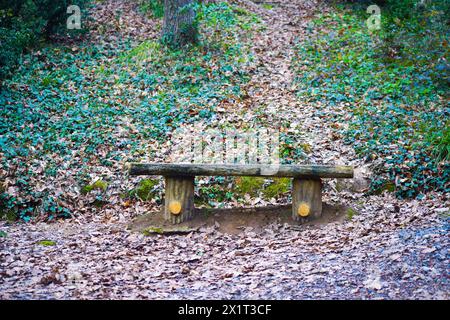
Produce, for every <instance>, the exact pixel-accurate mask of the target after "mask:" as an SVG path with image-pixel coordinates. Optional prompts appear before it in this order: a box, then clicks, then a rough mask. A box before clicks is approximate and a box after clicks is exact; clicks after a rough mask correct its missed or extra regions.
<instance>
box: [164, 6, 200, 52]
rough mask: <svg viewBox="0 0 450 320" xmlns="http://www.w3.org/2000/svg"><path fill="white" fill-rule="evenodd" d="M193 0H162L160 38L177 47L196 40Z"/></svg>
mask: <svg viewBox="0 0 450 320" xmlns="http://www.w3.org/2000/svg"><path fill="white" fill-rule="evenodd" d="M194 2H195V1H194V0H164V23H163V29H162V40H163V42H164V43H166V44H168V45H169V46H173V47H179V46H183V45H185V44H188V43H195V42H196V41H197V33H198V31H197V25H196V21H195V11H194V8H193V5H194Z"/></svg>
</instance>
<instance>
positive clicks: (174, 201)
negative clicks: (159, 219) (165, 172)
mask: <svg viewBox="0 0 450 320" xmlns="http://www.w3.org/2000/svg"><path fill="white" fill-rule="evenodd" d="M165 180H166V181H165V182H166V194H165V198H164V219H165V220H167V221H170V222H172V223H174V224H175V223H181V222H183V221H187V220H189V219H191V218H192V216H193V212H194V177H165Z"/></svg>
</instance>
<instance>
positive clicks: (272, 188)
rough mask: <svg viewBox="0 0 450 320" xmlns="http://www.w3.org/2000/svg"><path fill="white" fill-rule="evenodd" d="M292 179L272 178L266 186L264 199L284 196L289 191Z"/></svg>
mask: <svg viewBox="0 0 450 320" xmlns="http://www.w3.org/2000/svg"><path fill="white" fill-rule="evenodd" d="M291 186H292V179H291V178H274V179H273V181H272V182H271V183H269V185H267V186H266V187H265V188H264V190H263V191H262V192H263V195H264V197H265V198H266V199H272V198H277V197H279V196H281V195H283V194H286V193H287V192H289V191H290V190H291Z"/></svg>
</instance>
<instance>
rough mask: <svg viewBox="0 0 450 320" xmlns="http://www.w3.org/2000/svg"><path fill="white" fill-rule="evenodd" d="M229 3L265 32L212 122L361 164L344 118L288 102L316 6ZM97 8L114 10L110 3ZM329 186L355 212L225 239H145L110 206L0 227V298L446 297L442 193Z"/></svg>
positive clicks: (209, 233) (329, 194) (275, 224)
mask: <svg viewBox="0 0 450 320" xmlns="http://www.w3.org/2000/svg"><path fill="white" fill-rule="evenodd" d="M119 2H120V1H119ZM119 2H117V1H113V2H112V3H119ZM108 3H109V6H110V7H108ZM234 3H237V4H239V5H240V6H242V7H244V8H246V9H247V10H249V11H250V12H254V13H256V14H257V15H258V16H259V17H261V18H262V20H263V22H264V24H265V26H266V27H265V28H264V29H262V30H260V31H259V32H258V33H257V34H256V35H255V37H254V38H253V39H252V51H253V52H254V54H255V65H254V71H253V73H252V77H251V79H250V81H249V82H248V84H247V85H246V90H247V92H248V96H247V97H246V98H245V99H244V100H243V101H242V102H240V103H239V104H237V105H235V106H233V108H224V110H223V111H222V112H220V114H219V115H218V117H217V118H216V119H215V121H217V122H219V123H220V121H221V120H223V119H226V120H227V121H232V120H233V119H235V120H236V121H243V122H245V121H248V120H250V119H252V118H254V117H258V118H262V119H265V121H266V122H267V123H274V122H277V121H283V120H287V121H288V122H290V123H292V126H293V127H295V128H301V131H302V132H303V133H304V136H305V137H306V139H307V143H308V145H310V146H311V152H310V153H309V154H308V160H309V161H311V162H319V163H334V164H346V165H353V166H355V167H358V168H365V164H364V162H363V161H362V160H361V159H358V157H357V156H356V155H355V153H354V151H353V149H352V148H351V146H349V145H345V144H344V143H343V142H342V141H341V139H340V138H339V137H336V136H335V134H334V132H333V131H332V130H331V126H332V121H333V120H331V119H333V118H334V116H335V115H336V114H339V113H342V112H343V111H342V110H341V109H339V107H335V108H328V107H327V108H321V114H320V115H318V114H317V112H316V111H317V109H318V108H320V104H319V105H318V104H311V103H303V102H302V101H301V100H300V99H299V98H298V97H297V96H296V94H295V86H294V84H293V74H292V71H291V68H290V65H291V62H292V57H293V54H294V52H293V47H294V44H296V43H298V42H300V43H301V41H302V39H303V37H304V36H305V33H306V26H307V22H308V20H309V19H311V17H313V16H314V14H315V12H316V10H317V3H316V2H314V1H280V2H279V3H277V4H276V5H273V6H270V7H268V6H261V5H258V4H254V3H252V2H250V1H234ZM98 6H104V8H106V9H105V10H113V9H111V8H113V6H111V5H110V2H104V3H102V4H98ZM321 10H331V9H330V8H326V7H323V8H321ZM130 25H131V26H132V25H133V24H132V23H131V24H130ZM363 174H367V175H369V174H370V170H367V171H364V170H363ZM336 183H337V182H336V181H335V180H331V181H327V183H326V185H325V189H324V196H323V200H324V202H325V203H327V204H329V205H330V206H346V207H351V208H353V209H352V210H351V211H345V213H342V212H341V213H340V216H339V218H336V219H330V220H329V221H326V223H320V224H315V225H314V224H313V225H291V224H288V223H280V221H277V220H276V219H275V218H274V219H273V221H269V222H268V223H267V224H265V225H258V226H257V227H255V226H248V225H247V226H246V225H245V223H243V222H240V223H239V222H236V227H240V229H239V230H240V231H239V232H228V231H227V229H224V228H221V223H223V220H221V222H220V223H219V222H217V223H213V224H210V225H207V226H202V227H201V228H200V229H199V230H198V231H197V232H191V233H189V234H187V235H170V236H169V235H151V236H148V235H147V236H146V235H144V234H142V233H139V232H133V231H131V230H130V229H129V228H128V226H129V223H130V221H131V220H132V218H133V217H134V216H136V214H135V215H134V216H133V215H130V214H127V213H120V212H119V213H117V212H114V211H113V210H112V209H111V210H109V212H108V214H107V215H106V216H101V217H99V216H95V215H93V214H92V215H89V214H88V212H85V214H83V215H80V216H76V217H74V218H72V219H67V220H58V221H55V222H53V223H46V222H33V223H7V222H0V230H1V231H2V233H1V234H0V275H1V277H0V298H1V299H147V298H152V299H182V298H185V299H448V298H449V293H450V283H449V280H448V276H449V271H450V270H449V265H450V264H449V254H448V248H449V238H448V231H449V219H448V207H449V203H448V201H447V202H446V200H445V199H446V197H445V195H442V194H440V193H436V192H431V193H429V194H427V195H426V196H425V197H424V198H423V199H421V200H399V199H398V198H396V197H395V196H394V195H393V194H392V193H388V192H385V193H382V194H380V195H367V194H365V193H364V192H362V191H361V190H359V191H355V190H350V189H351V188H350V189H349V188H345V187H344V188H337V186H336ZM115 210H120V208H119V209H117V208H116V209H115ZM127 210H128V211H130V208H128V209H127ZM280 210H281V209H280ZM142 211H143V210H140V211H139V210H137V211H136V212H137V213H138V214H142ZM243 214H244V213H243ZM111 215H113V216H114V217H115V218H114V219H112V218H111ZM223 219H226V218H223ZM239 224H241V225H239ZM228 228H229V227H228Z"/></svg>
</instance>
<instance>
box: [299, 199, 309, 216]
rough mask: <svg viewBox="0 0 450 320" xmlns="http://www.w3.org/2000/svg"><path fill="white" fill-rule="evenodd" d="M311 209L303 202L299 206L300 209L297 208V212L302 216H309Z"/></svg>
mask: <svg viewBox="0 0 450 320" xmlns="http://www.w3.org/2000/svg"><path fill="white" fill-rule="evenodd" d="M310 211H311V208H310V207H309V205H308V204H306V203H304V202H302V203H301V204H300V205H299V206H298V210H297V214H298V215H299V216H300V217H307V216H309V212H310Z"/></svg>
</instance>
